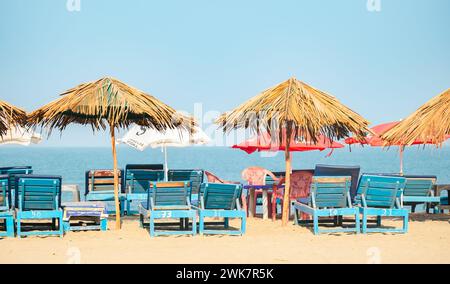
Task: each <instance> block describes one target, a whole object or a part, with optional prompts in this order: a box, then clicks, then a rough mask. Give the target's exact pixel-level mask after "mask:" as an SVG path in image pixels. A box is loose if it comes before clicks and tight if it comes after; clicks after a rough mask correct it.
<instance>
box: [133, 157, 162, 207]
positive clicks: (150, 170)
mask: <svg viewBox="0 0 450 284" xmlns="http://www.w3.org/2000/svg"><path fill="white" fill-rule="evenodd" d="M156 166H160V169H157V168H159V167H156ZM163 180H164V170H163V169H162V165H127V166H126V167H125V191H126V202H127V206H126V207H127V208H126V211H127V215H132V214H138V213H139V211H133V210H132V209H131V207H132V203H133V202H134V201H136V202H142V201H145V200H147V192H148V190H149V189H150V183H151V182H159V181H163ZM138 204H139V203H138Z"/></svg>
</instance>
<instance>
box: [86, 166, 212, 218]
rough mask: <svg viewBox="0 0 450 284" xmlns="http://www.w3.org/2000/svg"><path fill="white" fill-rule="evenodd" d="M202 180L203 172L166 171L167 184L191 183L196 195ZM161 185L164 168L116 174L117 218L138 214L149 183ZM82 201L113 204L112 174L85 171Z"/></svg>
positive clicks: (132, 169)
mask: <svg viewBox="0 0 450 284" xmlns="http://www.w3.org/2000/svg"><path fill="white" fill-rule="evenodd" d="M203 176H204V172H203V170H196V169H192V170H190V169H188V170H169V171H168V181H190V182H191V183H192V188H191V190H192V191H194V192H196V193H197V192H199V190H200V186H201V184H202V182H203ZM162 181H164V170H163V165H160V164H149V165H127V166H126V168H125V170H121V171H120V172H119V188H120V192H119V201H120V204H121V207H120V210H121V212H120V214H121V215H122V216H123V215H125V214H127V215H133V214H137V213H139V212H138V210H137V207H138V205H139V203H140V202H142V201H144V200H146V199H147V192H148V190H149V187H150V182H162ZM85 199H86V200H87V201H105V202H106V201H114V173H113V171H112V170H89V171H86V174H85ZM133 205H135V206H133ZM133 207H134V208H133ZM135 208H136V209H135ZM114 213H115V212H114Z"/></svg>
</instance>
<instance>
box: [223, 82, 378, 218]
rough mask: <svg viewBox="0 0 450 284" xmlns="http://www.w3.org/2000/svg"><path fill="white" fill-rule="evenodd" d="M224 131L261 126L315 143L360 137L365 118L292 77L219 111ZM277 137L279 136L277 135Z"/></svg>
mask: <svg viewBox="0 0 450 284" xmlns="http://www.w3.org/2000/svg"><path fill="white" fill-rule="evenodd" d="M216 123H217V124H219V125H221V127H222V128H223V130H224V132H229V131H231V130H232V129H238V128H245V129H249V130H250V131H252V132H256V133H259V132H260V131H261V130H265V131H267V132H269V133H271V134H272V135H278V136H279V137H283V135H284V134H283V132H284V130H283V129H285V131H286V134H285V137H286V139H288V140H291V139H298V138H299V137H302V136H303V137H305V136H306V137H311V142H310V143H313V144H315V143H317V142H318V141H317V139H318V137H321V135H324V136H326V137H328V138H330V139H331V140H338V139H341V138H345V137H348V136H349V135H350V133H353V134H354V135H355V136H357V137H358V138H360V139H363V137H365V135H366V134H367V132H369V133H370V132H371V131H370V130H369V129H368V125H369V122H368V121H367V120H365V119H364V118H363V117H362V116H360V115H359V114H357V113H355V112H354V111H352V110H351V109H349V108H348V107H346V106H344V105H343V104H342V103H340V102H339V101H338V100H337V99H336V98H335V97H333V96H331V95H329V94H327V93H324V92H322V91H320V90H318V89H315V88H313V87H311V86H309V85H308V84H306V83H304V82H301V81H299V80H297V79H296V78H295V77H292V78H290V79H289V80H287V81H285V82H283V83H281V84H279V85H277V86H275V87H272V88H270V89H267V90H266V91H264V92H262V93H261V94H259V95H257V96H256V97H253V98H251V99H250V100H248V101H247V102H245V103H243V104H242V105H240V106H239V107H237V108H236V109H234V110H233V111H231V112H229V113H224V114H222V115H221V116H220V117H219V118H218V119H217V121H216ZM280 140H281V139H280ZM290 144H291V143H290V141H286V145H287V147H285V160H286V178H285V191H284V199H283V217H282V223H283V225H286V224H287V222H288V218H289V216H288V209H289V191H290V174H291V153H290V148H289V145H290Z"/></svg>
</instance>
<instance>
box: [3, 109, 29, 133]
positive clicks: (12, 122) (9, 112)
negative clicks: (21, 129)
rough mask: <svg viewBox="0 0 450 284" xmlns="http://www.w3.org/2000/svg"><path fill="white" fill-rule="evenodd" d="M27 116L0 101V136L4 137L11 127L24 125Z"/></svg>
mask: <svg viewBox="0 0 450 284" xmlns="http://www.w3.org/2000/svg"><path fill="white" fill-rule="evenodd" d="M26 120H27V114H26V112H25V111H24V110H22V109H20V108H18V107H15V106H13V105H10V104H8V103H7V102H4V101H0V136H4V135H5V134H6V133H7V132H8V129H10V128H11V126H14V127H17V126H23V125H25V124H26Z"/></svg>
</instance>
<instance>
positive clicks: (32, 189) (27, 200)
mask: <svg viewBox="0 0 450 284" xmlns="http://www.w3.org/2000/svg"><path fill="white" fill-rule="evenodd" d="M61 180H62V179H61V177H60V176H38V175H18V176H16V195H17V199H18V208H16V226H17V237H19V238H20V237H21V236H28V235H44V236H48V235H58V236H60V237H62V236H63V233H64V231H63V211H62V209H61ZM37 219H51V220H52V227H53V230H49V231H23V228H22V226H23V224H22V221H23V220H37ZM56 221H58V226H56ZM34 226H36V225H34V224H33V227H34Z"/></svg>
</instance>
